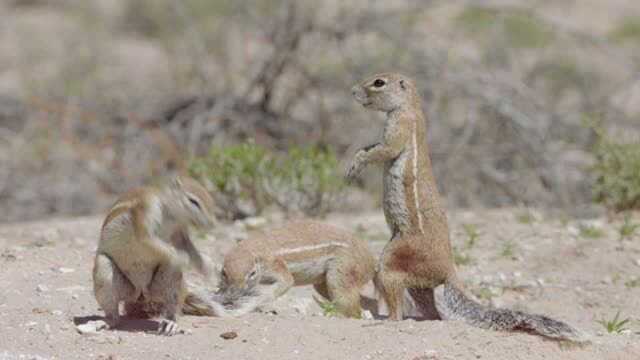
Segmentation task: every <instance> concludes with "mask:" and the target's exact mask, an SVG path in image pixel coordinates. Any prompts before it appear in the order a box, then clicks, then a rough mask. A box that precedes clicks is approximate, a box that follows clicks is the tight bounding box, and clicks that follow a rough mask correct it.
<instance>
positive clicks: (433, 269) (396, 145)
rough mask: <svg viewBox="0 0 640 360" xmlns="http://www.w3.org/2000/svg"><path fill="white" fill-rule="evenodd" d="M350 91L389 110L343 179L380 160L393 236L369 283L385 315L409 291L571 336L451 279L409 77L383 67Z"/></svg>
mask: <svg viewBox="0 0 640 360" xmlns="http://www.w3.org/2000/svg"><path fill="white" fill-rule="evenodd" d="M352 92H353V95H354V97H355V99H356V100H357V101H358V102H359V103H361V104H362V105H363V106H364V107H365V108H369V109H372V110H377V111H382V112H385V113H386V114H387V120H386V123H385V127H384V133H383V140H382V141H381V142H380V143H376V144H373V145H371V146H367V147H365V148H363V149H361V150H359V151H358V152H357V153H356V155H355V157H354V159H353V161H352V163H351V165H350V167H349V169H348V171H347V178H348V179H353V178H354V177H356V176H358V174H359V173H360V172H361V171H362V169H363V168H364V167H365V166H367V165H368V164H372V163H383V164H384V173H383V174H384V175H383V183H384V191H383V209H384V214H385V218H386V220H387V223H388V225H389V228H390V230H391V234H392V235H391V240H390V241H389V243H388V244H387V246H386V247H385V249H384V250H383V253H382V256H381V258H380V261H379V268H378V271H377V272H376V276H375V279H374V281H375V284H376V289H377V290H378V291H379V292H380V293H381V294H382V296H383V297H384V300H385V302H386V303H387V306H388V307H389V318H390V319H392V320H400V319H402V317H403V309H402V307H403V294H404V291H405V290H406V289H409V294H410V295H411V296H412V297H413V298H414V300H415V301H416V302H418V303H419V307H420V308H421V310H423V312H424V313H425V314H439V317H442V318H456V319H461V320H465V321H467V322H469V323H471V324H473V325H476V326H481V327H487V328H493V329H502V330H525V331H532V332H536V333H539V334H542V335H544V336H548V337H556V338H568V339H572V338H574V335H575V334H576V332H575V331H574V330H573V329H572V328H571V327H569V326H568V325H566V324H563V323H561V322H558V321H555V320H551V319H548V318H546V317H542V316H538V315H535V316H534V315H528V314H524V313H519V312H513V311H510V310H500V311H497V310H491V309H484V308H482V307H481V306H479V305H478V304H477V303H475V302H473V301H472V300H470V299H468V298H467V297H466V296H465V295H464V293H463V292H462V291H461V290H460V288H461V287H460V285H459V284H458V283H457V281H456V269H455V266H454V262H453V255H452V251H451V244H450V240H449V228H448V225H447V218H446V215H445V212H444V209H443V207H442V205H441V202H440V195H439V193H438V189H437V186H436V182H435V179H434V176H433V172H432V168H431V160H430V158H429V148H428V145H427V130H428V129H427V122H426V119H425V116H424V113H423V110H422V107H421V101H420V97H419V95H418V91H417V89H416V86H415V84H414V82H413V81H412V80H411V79H409V78H407V77H406V76H404V75H400V74H394V73H384V74H378V75H375V76H372V77H370V78H368V79H366V80H365V81H363V82H362V83H360V84H358V85H356V86H354V87H353V88H352ZM434 290H435V291H434ZM434 295H435V297H434ZM473 304H475V305H473ZM472 305H473V306H472ZM543 320H544V321H543ZM558 324H561V325H562V326H560V325H558Z"/></svg>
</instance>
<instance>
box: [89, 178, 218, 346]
mask: <svg viewBox="0 0 640 360" xmlns="http://www.w3.org/2000/svg"><path fill="white" fill-rule="evenodd" d="M213 206H214V204H213V200H212V198H211V196H210V195H209V194H208V192H207V191H206V190H205V189H204V188H203V187H202V186H201V185H200V184H198V183H197V182H196V181H195V180H193V179H190V178H187V177H177V178H175V179H173V180H172V181H171V182H170V183H168V184H165V185H163V186H160V187H150V186H149V187H143V188H139V189H134V190H131V191H129V192H127V193H125V194H124V195H122V196H121V197H120V198H119V199H118V200H117V201H116V203H115V204H114V205H113V206H112V207H111V210H110V211H109V213H108V214H107V216H106V218H105V220H104V223H103V225H102V229H101V233H100V241H99V243H98V249H97V252H96V259H95V264H94V268H93V282H94V293H95V296H96V300H97V301H98V303H99V305H100V306H101V307H102V309H103V310H104V311H105V315H106V319H107V321H108V323H109V325H110V326H111V327H115V326H116V325H117V324H118V322H119V319H120V313H119V304H120V303H121V302H125V309H126V310H127V311H128V313H129V314H130V315H133V314H134V313H139V311H138V310H139V309H142V308H145V307H154V308H159V313H160V316H161V317H162V321H161V326H160V329H159V332H160V333H163V334H166V335H173V334H175V333H176V331H177V325H176V324H175V320H176V314H177V312H178V311H179V310H180V306H181V304H182V301H183V299H184V296H185V293H186V289H185V285H184V280H183V277H182V273H183V270H184V267H185V266H187V265H188V264H192V265H194V266H195V267H196V268H197V269H198V271H200V272H201V273H203V274H205V275H208V274H209V267H208V265H207V263H206V261H205V259H204V258H203V257H202V255H201V254H200V252H199V251H198V250H197V248H196V247H195V246H194V244H193V243H192V241H191V239H190V238H189V235H188V231H187V227H188V226H195V227H198V228H208V227H210V226H211V225H212V224H213V222H214V220H215V219H214V218H213V215H212V211H213ZM151 304H153V306H152V305H151Z"/></svg>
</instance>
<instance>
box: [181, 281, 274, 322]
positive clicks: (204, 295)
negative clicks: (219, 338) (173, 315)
mask: <svg viewBox="0 0 640 360" xmlns="http://www.w3.org/2000/svg"><path fill="white" fill-rule="evenodd" d="M263 300H264V299H263V297H261V296H255V295H253V296H246V297H243V298H241V299H240V300H238V301H236V304H235V305H236V306H235V307H234V308H231V309H229V308H226V307H225V306H224V305H223V296H221V295H218V294H216V293H215V292H213V291H211V290H208V289H206V288H201V287H197V286H193V285H190V286H189V288H188V290H187V295H186V296H185V299H184V303H183V304H182V313H183V314H185V315H194V316H215V317H237V316H242V315H245V314H248V313H250V312H252V311H254V310H255V309H256V308H257V307H258V306H259V305H260V304H261V303H262V302H263Z"/></svg>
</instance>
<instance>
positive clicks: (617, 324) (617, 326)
mask: <svg viewBox="0 0 640 360" xmlns="http://www.w3.org/2000/svg"><path fill="white" fill-rule="evenodd" d="M630 321H631V319H629V318H626V319H624V320H623V319H620V311H618V312H617V313H616V316H614V317H613V319H611V320H606V319H604V318H602V319H600V320H597V321H596V322H597V323H598V324H600V325H602V326H603V327H604V328H605V330H607V332H608V333H609V334H619V333H621V332H622V331H624V330H626V328H625V325H627V324H628V323H629V322H630Z"/></svg>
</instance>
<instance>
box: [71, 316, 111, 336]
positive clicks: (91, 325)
mask: <svg viewBox="0 0 640 360" xmlns="http://www.w3.org/2000/svg"><path fill="white" fill-rule="evenodd" d="M107 327H108V325H107V323H106V322H104V321H103V320H94V321H89V322H87V323H84V324H80V325H77V326H76V330H78V332H79V333H80V334H82V335H93V334H96V333H97V332H98V331H100V330H102V329H106V328H107Z"/></svg>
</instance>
